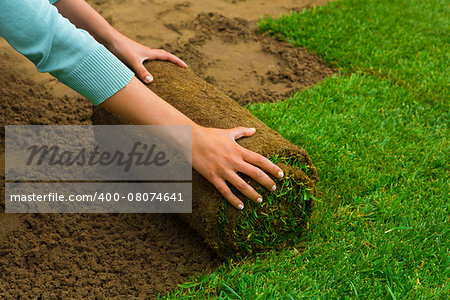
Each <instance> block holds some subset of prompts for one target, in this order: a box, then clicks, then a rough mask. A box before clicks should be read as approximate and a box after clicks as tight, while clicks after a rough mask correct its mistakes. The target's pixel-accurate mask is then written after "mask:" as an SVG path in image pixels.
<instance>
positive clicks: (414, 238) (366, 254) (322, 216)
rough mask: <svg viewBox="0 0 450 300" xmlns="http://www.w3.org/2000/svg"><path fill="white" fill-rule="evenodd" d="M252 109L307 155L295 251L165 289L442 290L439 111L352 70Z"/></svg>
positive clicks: (248, 292) (369, 294)
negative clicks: (309, 188)
mask: <svg viewBox="0 0 450 300" xmlns="http://www.w3.org/2000/svg"><path fill="white" fill-rule="evenodd" d="M250 109H251V110H252V112H253V113H254V114H255V115H256V116H258V117H259V118H261V119H262V120H266V123H267V124H268V125H269V126H270V127H272V128H273V129H275V130H277V131H279V132H280V133H281V134H282V135H283V136H285V137H286V138H288V139H289V140H291V141H292V142H294V143H298V144H302V145H304V146H305V148H306V149H308V150H309V151H310V153H312V154H313V155H312V158H313V161H314V162H315V164H316V166H317V168H318V170H320V172H319V174H320V176H321V179H322V181H321V183H320V185H319V189H320V190H321V192H322V195H321V197H320V201H321V202H319V203H317V204H316V212H315V217H314V219H313V221H312V228H311V231H310V232H309V234H308V235H307V236H306V237H305V238H304V239H305V240H304V242H303V243H302V244H301V245H300V248H299V249H298V251H297V250H296V249H289V250H286V251H285V252H281V253H280V252H271V253H269V254H266V255H261V256H259V257H258V258H256V260H246V261H244V262H242V263H241V264H239V265H233V263H230V265H228V266H227V267H223V268H221V269H220V270H219V271H217V272H215V273H213V274H210V275H206V276H203V277H200V278H199V279H197V280H196V281H194V283H191V285H196V284H198V285H196V286H195V287H191V288H187V289H180V290H177V291H175V292H174V294H173V296H174V297H176V296H181V295H192V296H194V295H195V297H203V296H206V295H209V296H213V295H215V296H219V295H222V296H223V297H224V298H226V297H225V295H228V296H230V297H231V298H233V299H234V298H236V297H233V296H232V293H231V292H230V289H229V288H231V289H232V290H233V291H235V292H236V293H237V294H238V295H240V297H242V298H243V299H256V298H255V297H254V296H258V295H261V298H262V299H270V298H271V297H273V296H277V297H282V298H289V295H290V296H292V297H293V299H299V298H300V297H313V296H323V297H338V296H344V295H349V296H353V297H354V296H356V295H358V296H359V297H362V299H374V298H379V297H389V296H390V293H391V292H392V293H393V295H395V297H397V298H402V297H410V298H412V299H414V298H418V297H432V298H433V297H434V298H440V297H441V298H442V297H444V295H445V293H446V292H447V293H448V288H449V286H448V278H449V275H450V274H449V271H448V270H449V268H448V267H449V260H448V251H449V250H448V249H449V242H448V236H450V229H449V221H450V220H449V215H450V210H449V204H448V196H449V193H450V190H449V179H448V174H449V165H448V161H449V147H450V146H449V142H448V140H447V139H446V137H448V136H449V130H448V127H447V125H448V124H447V120H448V118H449V115H448V114H443V113H442V111H440V110H439V109H438V108H436V107H433V106H432V105H430V104H427V103H424V102H421V101H418V100H417V99H415V98H414V96H412V95H411V93H410V91H409V90H407V89H405V88H404V87H400V86H397V85H395V84H394V83H392V82H390V81H388V80H383V79H379V78H377V77H374V76H371V75H361V74H354V75H352V76H350V77H335V78H330V79H327V80H325V81H324V82H322V83H321V84H319V85H318V86H316V87H314V88H312V89H310V90H307V91H305V92H303V93H301V94H296V95H294V96H293V97H292V98H290V99H288V100H286V101H284V102H280V103H276V104H261V105H255V106H252V107H250ZM186 286H189V285H186Z"/></svg>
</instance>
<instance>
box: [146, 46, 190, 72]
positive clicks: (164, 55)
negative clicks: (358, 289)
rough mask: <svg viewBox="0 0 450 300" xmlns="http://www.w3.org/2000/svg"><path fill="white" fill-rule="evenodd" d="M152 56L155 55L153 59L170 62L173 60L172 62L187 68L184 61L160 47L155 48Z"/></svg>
mask: <svg viewBox="0 0 450 300" xmlns="http://www.w3.org/2000/svg"><path fill="white" fill-rule="evenodd" d="M154 57H155V59H159V60H168V61H170V62H173V63H174V64H177V65H179V66H180V67H183V68H187V64H186V63H185V62H184V61H182V60H181V59H180V58H178V57H177V56H175V55H173V54H172V53H169V52H167V51H165V50H162V49H160V50H157V53H156V55H155V56H154Z"/></svg>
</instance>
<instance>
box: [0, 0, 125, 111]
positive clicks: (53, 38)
mask: <svg viewBox="0 0 450 300" xmlns="http://www.w3.org/2000/svg"><path fill="white" fill-rule="evenodd" d="M62 1H64V0H62ZM0 36H2V37H4V38H5V40H6V41H7V42H8V43H9V44H10V45H11V46H12V47H14V49H16V50H17V51H18V52H20V53H22V54H23V55H25V56H26V57H27V58H28V59H29V60H30V61H32V62H33V63H34V64H35V65H36V67H37V69H38V71H39V72H43V73H46V72H48V73H50V74H51V75H53V76H55V77H56V78H58V80H59V81H61V82H63V83H64V84H66V85H67V86H69V87H71V88H72V89H74V90H75V91H77V92H79V93H80V94H82V95H83V96H85V97H86V98H88V99H89V100H91V101H92V103H93V104H99V103H101V102H102V101H104V100H105V99H108V98H109V97H111V95H113V94H114V93H116V92H117V91H119V90H120V89H121V88H123V87H124V86H125V85H126V84H128V83H129V81H130V80H131V78H133V76H134V74H133V72H132V71H131V70H130V69H129V68H127V66H125V65H124V64H123V63H122V62H121V61H120V60H119V59H118V58H117V57H116V56H114V55H113V54H112V53H111V52H109V51H108V50H107V49H106V48H105V47H104V46H103V45H100V44H99V43H98V42H97V41H96V40H95V39H94V38H93V37H92V36H91V35H89V34H88V33H87V32H86V31H84V30H79V29H77V28H76V27H75V26H74V25H73V24H72V23H70V22H69V21H68V20H67V19H66V18H63V17H62V16H61V15H60V14H59V13H58V10H57V9H56V8H55V7H53V6H52V5H50V4H49V2H48V0H2V1H0Z"/></svg>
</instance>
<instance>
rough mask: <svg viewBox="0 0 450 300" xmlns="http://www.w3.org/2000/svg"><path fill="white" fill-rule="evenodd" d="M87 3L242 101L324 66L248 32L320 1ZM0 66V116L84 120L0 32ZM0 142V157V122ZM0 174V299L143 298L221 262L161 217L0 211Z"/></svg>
mask: <svg viewBox="0 0 450 300" xmlns="http://www.w3.org/2000/svg"><path fill="white" fill-rule="evenodd" d="M89 2H90V3H91V4H92V5H94V6H95V7H96V8H97V9H98V10H99V11H100V12H101V13H102V14H103V15H104V16H105V17H106V18H107V19H108V20H109V21H110V22H111V23H112V24H113V25H114V26H115V27H116V28H117V29H119V30H120V31H121V32H123V33H125V34H126V35H128V36H130V37H132V38H135V39H137V40H138V41H140V42H142V43H145V44H147V45H149V46H151V47H155V48H159V47H164V48H166V49H168V50H171V51H173V52H176V54H178V55H179V56H180V57H182V58H183V59H184V60H185V61H186V62H187V63H188V64H189V65H190V67H191V68H192V69H193V70H194V71H195V72H197V73H198V74H199V75H200V76H202V77H203V78H204V79H206V80H207V81H209V82H210V83H212V84H214V85H216V86H217V87H219V88H220V89H222V90H224V91H225V92H226V93H227V94H228V95H230V96H231V97H233V98H234V99H235V100H237V101H238V102H240V103H242V104H243V103H248V102H253V101H276V100H279V99H281V98H283V97H285V95H288V94H289V93H290V92H291V91H293V90H298V89H304V88H306V87H308V86H311V85H313V84H315V83H316V82H317V81H319V80H321V79H322V78H323V77H325V76H328V75H330V74H331V73H332V70H331V69H329V68H328V67H326V66H325V65H323V63H322V62H321V61H320V60H319V59H317V58H316V57H315V56H314V55H311V54H310V53H308V52H307V51H306V50H304V49H300V48H297V49H294V48H292V47H290V46H289V45H287V44H285V43H281V42H278V41H276V40H275V39H272V38H269V37H266V36H260V35H257V34H255V33H254V29H255V28H256V20H257V18H258V17H260V16H262V15H268V14H270V15H278V14H281V13H287V12H289V10H291V9H302V8H303V7H306V6H309V5H320V4H323V3H324V2H326V0H297V1H296V0H279V1H268V0H218V1H208V0H189V1H177V0H166V1H162V0H159V1H158V0H129V1H119V0H110V1H106V0H97V1H95V0H92V1H89ZM234 18H240V19H234ZM0 70H1V73H0V105H1V110H0V120H1V124H2V125H5V124H91V120H90V117H91V108H90V104H89V102H88V101H87V100H85V99H83V98H82V97H80V96H79V95H77V94H76V93H75V92H73V91H72V90H70V89H69V88H67V87H66V86H64V85H62V84H60V83H59V82H57V81H56V80H55V79H54V78H52V77H51V76H49V75H47V74H39V73H37V72H36V71H35V67H34V66H33V65H32V64H31V63H30V62H28V61H27V60H26V59H25V58H23V57H22V56H21V55H20V54H17V53H16V52H14V51H13V50H12V48H11V47H10V46H9V45H7V43H6V42H5V41H4V40H2V39H0ZM157 79H158V78H155V80H157ZM242 82H245V84H242ZM0 139H1V143H0V148H1V149H0V154H1V155H0V163H2V164H3V165H4V129H3V127H2V129H1V131H0ZM0 175H1V181H2V182H1V184H0V189H1V190H0V193H1V194H0V195H1V196H0V298H17V297H18V296H23V297H27V298H28V297H32V298H37V297H39V296H44V298H52V296H53V297H60V298H63V297H64V298H66V297H71V298H72V297H83V296H88V295H89V296H98V298H102V297H119V296H122V297H127V298H128V297H142V298H143V297H146V298H154V297H156V295H157V294H158V293H162V294H165V293H166V292H167V291H169V290H171V289H173V288H175V287H176V285H177V284H178V283H180V282H183V281H187V280H188V279H189V276H191V275H194V274H198V273H200V272H208V271H210V270H213V269H214V268H216V267H217V266H218V265H219V264H220V263H221V261H220V260H219V259H218V258H217V257H215V256H214V254H213V252H212V251H211V250H210V249H209V248H208V247H206V244H205V243H204V242H203V241H202V239H201V238H200V237H199V236H198V235H197V234H196V233H195V232H194V231H193V230H191V229H190V228H188V227H187V226H185V225H184V223H182V222H181V221H180V220H179V219H178V218H177V217H176V216H173V215H7V214H4V213H2V212H3V207H4V196H3V195H4V186H3V181H4V170H3V169H2V174H0Z"/></svg>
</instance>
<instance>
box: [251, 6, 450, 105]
mask: <svg viewBox="0 0 450 300" xmlns="http://www.w3.org/2000/svg"><path fill="white" fill-rule="evenodd" d="M449 20H450V2H449V1H448V0H426V1H424V0H377V1H374V0H346V1H337V2H335V3H331V5H328V6H324V7H318V8H316V9H312V10H305V11H303V12H302V13H293V14H291V15H290V16H284V17H281V18H279V19H277V20H274V19H273V18H267V19H264V20H261V22H260V23H259V29H260V30H261V31H266V32H269V33H275V34H281V36H282V38H283V39H285V40H287V41H289V42H290V43H292V44H294V45H297V46H300V45H301V46H304V47H306V48H308V49H310V50H311V51H313V52H315V53H317V54H318V55H319V56H320V57H322V58H323V59H324V60H325V61H326V62H328V63H329V64H331V65H335V66H338V67H340V68H341V69H342V70H343V71H344V72H354V71H355V70H362V71H364V73H366V74H371V73H372V74H377V75H379V76H382V77H385V78H389V79H391V80H393V81H394V82H396V83H397V84H401V85H406V86H407V87H408V88H409V89H411V90H412V91H413V92H415V93H418V94H419V95H421V96H423V98H424V100H427V101H435V102H438V103H440V104H444V103H445V102H448V97H449V95H448V89H446V88H448V86H449V80H450V76H449V72H448V65H449V59H450V47H449V42H450V32H449ZM445 98H446V99H445ZM447 105H448V103H447Z"/></svg>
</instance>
